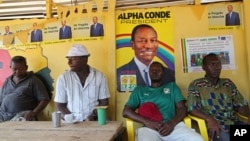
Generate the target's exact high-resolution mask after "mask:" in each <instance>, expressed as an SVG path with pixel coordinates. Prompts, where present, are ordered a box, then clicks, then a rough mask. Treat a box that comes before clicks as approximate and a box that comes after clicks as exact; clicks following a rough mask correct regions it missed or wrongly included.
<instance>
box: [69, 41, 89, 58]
mask: <svg viewBox="0 0 250 141" xmlns="http://www.w3.org/2000/svg"><path fill="white" fill-rule="evenodd" d="M72 56H90V54H89V52H88V50H87V48H86V47H85V46H84V45H80V44H74V45H72V47H71V48H70V50H69V52H68V54H67V56H66V58H67V57H72Z"/></svg>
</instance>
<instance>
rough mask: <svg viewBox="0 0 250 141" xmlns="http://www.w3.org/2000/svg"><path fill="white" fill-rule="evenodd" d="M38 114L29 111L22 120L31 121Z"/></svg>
mask: <svg viewBox="0 0 250 141" xmlns="http://www.w3.org/2000/svg"><path fill="white" fill-rule="evenodd" d="M37 114H38V113H36V112H34V111H30V112H28V113H27V114H26V115H25V116H24V118H25V120H26V121H30V120H33V119H34V118H35V117H36V116H37Z"/></svg>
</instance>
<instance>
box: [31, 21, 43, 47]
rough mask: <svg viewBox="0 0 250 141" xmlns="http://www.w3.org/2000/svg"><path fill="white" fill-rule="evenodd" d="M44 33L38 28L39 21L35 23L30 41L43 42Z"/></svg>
mask: <svg viewBox="0 0 250 141" xmlns="http://www.w3.org/2000/svg"><path fill="white" fill-rule="evenodd" d="M42 41H43V33H42V30H41V29H39V28H38V26H37V23H33V30H32V31H31V39H30V42H42Z"/></svg>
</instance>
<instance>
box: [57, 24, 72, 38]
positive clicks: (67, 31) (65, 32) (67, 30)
mask: <svg viewBox="0 0 250 141" xmlns="http://www.w3.org/2000/svg"><path fill="white" fill-rule="evenodd" d="M71 38H72V32H71V27H70V26H67V25H65V26H64V27H61V28H60V30H59V40H61V39H71Z"/></svg>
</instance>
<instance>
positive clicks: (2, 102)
mask: <svg viewBox="0 0 250 141" xmlns="http://www.w3.org/2000/svg"><path fill="white" fill-rule="evenodd" d="M10 68H11V70H12V72H13V73H12V75H11V76H9V77H8V78H7V79H6V81H5V82H4V84H3V87H2V90H1V93H0V122H3V121H8V120H19V119H22V120H26V121H29V120H34V119H35V118H36V117H37V115H38V114H39V113H40V112H41V111H42V110H43V109H44V108H45V107H46V106H47V104H48V103H49V100H50V98H49V95H48V92H47V90H46V88H45V86H44V84H43V83H42V81H41V80H40V79H39V78H38V77H36V76H35V75H34V74H33V72H28V71H27V70H28V65H27V63H26V58H24V57H22V56H15V57H13V58H12V59H11V64H10Z"/></svg>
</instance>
